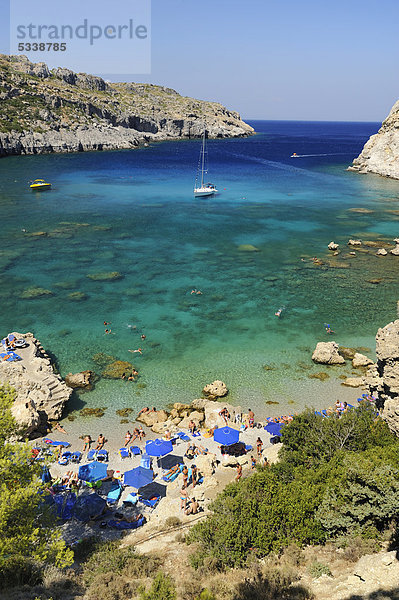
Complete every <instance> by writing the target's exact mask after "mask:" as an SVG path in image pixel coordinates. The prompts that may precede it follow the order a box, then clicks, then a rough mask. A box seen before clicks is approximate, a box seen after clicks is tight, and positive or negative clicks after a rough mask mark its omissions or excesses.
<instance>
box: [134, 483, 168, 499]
mask: <svg viewBox="0 0 399 600" xmlns="http://www.w3.org/2000/svg"><path fill="white" fill-rule="evenodd" d="M139 494H140V496H142V498H145V499H147V500H149V499H150V498H154V496H161V498H165V496H166V485H162V483H157V482H156V481H152V482H151V483H149V484H148V485H145V486H143V487H141V488H140V489H139Z"/></svg>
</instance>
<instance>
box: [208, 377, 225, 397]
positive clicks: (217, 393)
mask: <svg viewBox="0 0 399 600" xmlns="http://www.w3.org/2000/svg"><path fill="white" fill-rule="evenodd" d="M202 391H203V393H204V394H206V396H208V398H209V399H210V400H212V399H213V398H223V396H226V395H227V394H228V392H229V390H228V389H227V386H226V384H225V383H223V381H220V380H219V379H216V381H214V382H212V383H208V385H206V386H205V387H204V389H203V390H202Z"/></svg>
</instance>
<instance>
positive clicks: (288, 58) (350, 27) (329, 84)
mask: <svg viewBox="0 0 399 600" xmlns="http://www.w3.org/2000/svg"><path fill="white" fill-rule="evenodd" d="M17 1H18V0H11V2H17ZM39 1H40V0H39ZM57 1H58V0H57ZM6 3H7V0H0V4H2V5H3V8H4V6H5V5H6ZM97 4H98V10H99V11H101V6H102V5H104V6H105V5H109V3H108V2H105V0H98V3H97ZM1 16H2V15H0V17H1ZM1 21H3V20H2V19H1ZM3 23H4V21H3ZM398 25H399V0H378V1H377V0H330V2H327V1H326V0H240V1H238V0H152V33H151V38H152V67H151V75H147V76H143V75H135V74H132V76H133V78H134V79H135V80H137V81H148V82H151V83H156V84H161V85H166V86H169V87H173V88H175V89H176V90H177V91H179V92H180V93H182V94H184V95H188V96H194V97H197V98H201V99H207V100H217V101H220V102H222V103H223V104H225V105H226V106H227V107H228V108H231V109H235V110H238V111H239V112H240V113H241V114H242V116H243V117H244V118H247V119H251V118H253V119H308V120H349V121H350V120H356V121H381V120H383V119H384V118H385V116H386V115H387V113H388V111H389V110H390V108H391V106H392V105H393V103H394V102H395V101H396V100H397V99H398V97H399V78H398V58H399V52H398V50H399V32H398ZM2 33H3V32H2ZM1 37H2V39H3V41H4V36H1ZM2 51H7V48H4V47H3V48H2ZM62 66H68V65H62ZM100 70H101V69H99V72H100ZM109 78H110V79H118V78H115V77H112V76H110V77H109Z"/></svg>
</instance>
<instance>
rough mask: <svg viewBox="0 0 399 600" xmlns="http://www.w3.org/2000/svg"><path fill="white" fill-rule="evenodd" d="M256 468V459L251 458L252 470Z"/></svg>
mask: <svg viewBox="0 0 399 600" xmlns="http://www.w3.org/2000/svg"><path fill="white" fill-rule="evenodd" d="M255 467H256V458H255V457H254V456H251V470H254V469H255Z"/></svg>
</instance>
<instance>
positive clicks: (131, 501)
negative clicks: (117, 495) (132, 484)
mask: <svg viewBox="0 0 399 600" xmlns="http://www.w3.org/2000/svg"><path fill="white" fill-rule="evenodd" d="M138 501H139V497H138V494H133V493H131V494H129V495H128V496H126V498H125V499H124V501H123V504H128V505H130V506H134V505H135V504H137V502H138Z"/></svg>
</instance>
